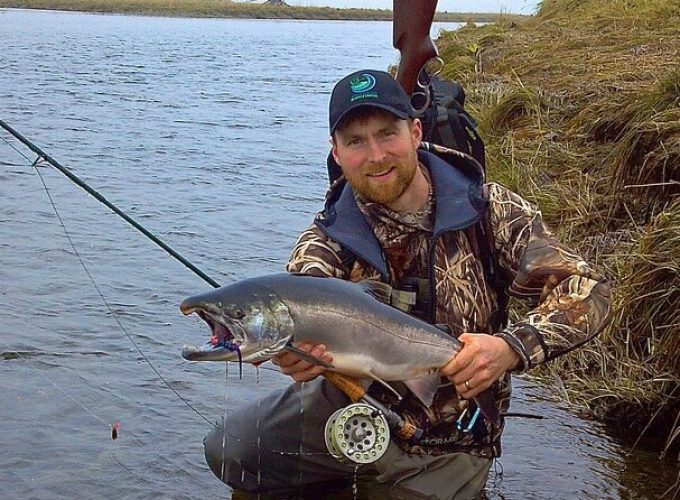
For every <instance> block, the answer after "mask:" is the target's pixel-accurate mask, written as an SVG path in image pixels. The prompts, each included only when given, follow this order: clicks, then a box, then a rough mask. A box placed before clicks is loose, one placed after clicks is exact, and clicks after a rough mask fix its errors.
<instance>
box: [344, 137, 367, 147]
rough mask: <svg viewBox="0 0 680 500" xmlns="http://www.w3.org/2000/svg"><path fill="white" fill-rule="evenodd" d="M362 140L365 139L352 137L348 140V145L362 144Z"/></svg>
mask: <svg viewBox="0 0 680 500" xmlns="http://www.w3.org/2000/svg"><path fill="white" fill-rule="evenodd" d="M362 142H363V141H362V140H361V139H359V138H357V137H355V138H354V139H350V140H349V141H348V142H347V145H348V146H358V145H360V144H361V143H362Z"/></svg>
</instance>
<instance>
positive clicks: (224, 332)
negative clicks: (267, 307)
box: [182, 308, 245, 361]
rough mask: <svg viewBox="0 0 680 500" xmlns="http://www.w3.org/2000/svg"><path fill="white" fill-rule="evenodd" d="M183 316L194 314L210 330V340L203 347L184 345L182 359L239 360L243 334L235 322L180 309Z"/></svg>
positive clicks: (192, 310)
mask: <svg viewBox="0 0 680 500" xmlns="http://www.w3.org/2000/svg"><path fill="white" fill-rule="evenodd" d="M182 313H184V314H185V315H189V314H192V313H194V314H196V315H198V316H199V317H200V318H201V319H202V320H203V321H205V322H206V324H207V325H208V327H209V328H210V340H209V341H208V342H207V343H205V344H204V345H203V346H201V347H198V346H192V345H186V346H184V348H183V349H182V357H183V358H184V359H187V360H189V361H236V360H238V359H240V358H241V345H243V343H244V341H245V332H244V331H243V328H242V327H241V324H240V323H239V322H238V321H237V320H231V319H229V318H226V317H225V316H224V315H223V314H219V315H216V314H212V313H210V312H209V311H206V310H204V309H198V308H191V309H189V308H182Z"/></svg>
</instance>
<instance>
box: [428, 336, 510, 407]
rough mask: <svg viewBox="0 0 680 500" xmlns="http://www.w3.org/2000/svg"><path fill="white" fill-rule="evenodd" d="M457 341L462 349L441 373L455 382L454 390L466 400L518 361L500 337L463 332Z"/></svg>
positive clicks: (485, 387) (490, 383) (488, 385)
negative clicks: (461, 344) (461, 345)
mask: <svg viewBox="0 0 680 500" xmlns="http://www.w3.org/2000/svg"><path fill="white" fill-rule="evenodd" d="M458 340H460V341H461V342H462V343H463V348H462V349H461V350H460V352H459V353H458V354H456V356H455V357H454V358H453V359H452V360H451V361H449V362H448V363H447V364H446V365H445V366H444V368H442V371H441V373H442V375H444V376H445V377H448V379H449V380H450V381H451V382H453V383H454V384H455V386H456V391H458V394H460V395H461V396H462V397H464V398H465V399H472V398H474V397H475V396H476V395H477V394H479V393H480V392H482V391H484V390H485V389H487V388H489V387H490V386H491V385H492V384H493V383H494V382H495V381H496V380H498V379H499V378H501V377H502V376H503V375H504V374H505V372H507V371H509V370H512V369H513V368H515V367H516V366H517V363H519V356H518V355H517V353H516V352H515V351H513V350H512V348H511V347H510V346H509V345H508V343H507V342H506V341H505V340H503V339H501V338H499V337H494V336H493V335H487V334H483V333H463V334H462V335H461V336H460V337H458Z"/></svg>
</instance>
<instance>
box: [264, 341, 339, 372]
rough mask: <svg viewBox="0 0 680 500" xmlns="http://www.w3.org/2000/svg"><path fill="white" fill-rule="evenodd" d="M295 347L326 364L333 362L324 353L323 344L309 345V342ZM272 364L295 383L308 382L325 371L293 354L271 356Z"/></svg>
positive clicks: (328, 355) (285, 353)
mask: <svg viewBox="0 0 680 500" xmlns="http://www.w3.org/2000/svg"><path fill="white" fill-rule="evenodd" d="M296 347H297V348H298V349H301V350H303V351H305V352H308V353H310V354H311V355H312V356H316V357H317V358H321V359H323V360H324V361H326V362H328V363H330V362H332V361H333V357H332V356H331V355H330V354H328V353H327V352H326V346H325V345H324V344H311V343H309V342H303V343H302V344H300V345H298V346H296ZM272 363H274V364H275V365H277V366H278V367H279V368H280V369H281V373H283V374H284V375H288V376H289V377H292V378H293V380H295V381H296V382H309V381H310V380H314V379H315V378H316V377H318V376H319V375H321V374H322V373H323V372H324V371H326V369H325V368H324V367H323V366H319V365H313V364H312V363H310V362H308V361H304V360H302V359H300V358H298V357H297V356H296V355H295V354H293V353H290V352H284V353H282V354H277V355H276V356H272Z"/></svg>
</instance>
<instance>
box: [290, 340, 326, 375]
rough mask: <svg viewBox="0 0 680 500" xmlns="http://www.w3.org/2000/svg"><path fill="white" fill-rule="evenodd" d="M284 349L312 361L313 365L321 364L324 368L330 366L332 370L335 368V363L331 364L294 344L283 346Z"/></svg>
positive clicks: (309, 361)
mask: <svg viewBox="0 0 680 500" xmlns="http://www.w3.org/2000/svg"><path fill="white" fill-rule="evenodd" d="M283 350H284V351H287V352H290V353H293V354H295V355H296V356H297V357H298V358H300V359H303V360H305V361H307V362H308V363H311V364H313V365H319V366H323V367H324V368H328V369H330V370H332V369H333V368H334V366H333V365H331V364H330V363H329V362H328V361H324V360H323V359H321V358H318V357H316V356H314V355H313V354H309V353H308V352H307V351H303V350H302V349H300V348H298V347H295V346H294V345H291V344H288V345H287V346H285V347H284V348H283Z"/></svg>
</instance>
